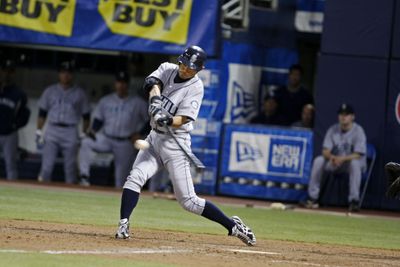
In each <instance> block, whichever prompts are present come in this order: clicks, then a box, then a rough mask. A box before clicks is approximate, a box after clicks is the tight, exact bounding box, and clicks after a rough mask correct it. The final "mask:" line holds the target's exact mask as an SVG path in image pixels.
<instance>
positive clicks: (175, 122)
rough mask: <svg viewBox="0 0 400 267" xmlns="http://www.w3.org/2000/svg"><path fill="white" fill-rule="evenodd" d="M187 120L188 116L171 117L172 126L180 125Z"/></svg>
mask: <svg viewBox="0 0 400 267" xmlns="http://www.w3.org/2000/svg"><path fill="white" fill-rule="evenodd" d="M187 121H188V118H187V117H185V116H174V117H173V118H172V127H176V128H178V127H180V126H182V125H183V124H185V123H186V122H187Z"/></svg>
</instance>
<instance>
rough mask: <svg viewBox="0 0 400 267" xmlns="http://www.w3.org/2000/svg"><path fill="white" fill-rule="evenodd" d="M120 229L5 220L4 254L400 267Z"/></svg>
mask: <svg viewBox="0 0 400 267" xmlns="http://www.w3.org/2000/svg"><path fill="white" fill-rule="evenodd" d="M114 230H115V229H114V228H111V227H93V226H87V225H71V224H55V223H48V222H32V221H22V220H0V244H1V249H0V250H2V251H6V250H10V251H11V250H12V251H15V252H18V253H21V252H24V251H25V252H29V251H34V252H40V253H48V254H94V255H97V256H99V257H111V258H124V259H131V260H132V261H133V262H134V261H135V260H140V261H151V262H154V263H163V264H174V265H177V266H364V267H365V266H399V264H400V253H399V252H398V251H391V250H379V249H365V248H353V247H347V246H330V245H318V244H306V243H296V242H285V241H272V240H260V241H258V244H257V246H255V247H246V246H244V245H242V243H241V242H240V241H239V240H238V239H236V238H232V237H224V236H215V235H206V234H188V233H179V232H166V231H158V230H142V229H137V230H135V232H134V236H133V238H131V239H129V240H115V239H114V238H113V233H114Z"/></svg>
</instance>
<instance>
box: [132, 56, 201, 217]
mask: <svg viewBox="0 0 400 267" xmlns="http://www.w3.org/2000/svg"><path fill="white" fill-rule="evenodd" d="M177 73H178V66H177V65H176V64H171V63H163V64H161V65H160V66H159V68H158V69H157V70H156V71H154V72H153V73H151V74H150V75H149V77H155V78H158V79H159V80H161V81H162V83H163V85H164V87H163V91H162V94H161V98H162V108H163V111H164V112H168V113H169V114H170V115H172V116H186V117H188V118H190V119H191V120H193V121H194V120H196V118H197V115H198V113H199V109H200V105H201V101H202V99H203V94H204V88H203V83H202V81H201V80H200V79H199V77H198V76H197V75H196V76H194V77H193V78H192V79H190V80H188V81H185V82H181V83H175V82H174V78H175V76H176V75H177ZM192 123H193V122H192V121H190V122H188V123H186V124H184V125H182V126H181V127H179V128H174V130H173V131H174V133H175V135H176V138H177V139H178V141H179V142H180V143H181V144H182V145H183V146H184V147H185V148H186V151H188V152H190V151H191V148H190V144H191V141H190V134H189V133H190V131H191V130H192V129H193V125H192ZM150 124H151V126H152V128H153V130H152V131H151V132H150V134H149V135H148V136H147V138H146V140H147V141H148V142H149V143H150V148H149V149H147V150H141V151H139V153H138V155H137V158H136V160H135V162H134V164H133V167H132V170H131V172H130V174H129V176H128V179H127V181H126V183H125V185H124V188H126V189H130V190H132V191H135V192H138V193H140V191H141V189H142V187H143V185H144V184H145V183H146V182H147V180H148V179H150V178H151V177H152V176H153V175H154V174H156V173H157V172H158V171H159V170H160V169H161V167H162V166H165V167H166V169H167V170H168V172H169V176H170V179H171V182H172V184H173V187H174V192H175V196H176V198H177V200H178V202H179V203H180V204H181V206H182V207H183V208H184V209H186V210H188V211H190V212H193V213H196V214H202V212H203V209H204V205H205V200H204V199H202V198H199V197H198V196H197V195H196V193H195V191H194V186H193V181H192V176H191V174H190V164H189V161H188V159H187V158H186V156H185V154H184V153H183V152H182V151H181V150H180V148H179V147H178V145H177V144H176V143H175V142H174V140H173V138H172V137H171V136H169V135H168V134H166V129H165V128H163V127H160V126H158V125H157V124H156V123H155V122H154V120H153V118H152V120H151V122H150Z"/></svg>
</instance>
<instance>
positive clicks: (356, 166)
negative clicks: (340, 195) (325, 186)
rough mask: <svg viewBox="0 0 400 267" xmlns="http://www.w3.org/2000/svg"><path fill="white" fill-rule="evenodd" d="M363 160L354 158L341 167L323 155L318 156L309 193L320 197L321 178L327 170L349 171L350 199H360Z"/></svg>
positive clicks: (309, 185)
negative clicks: (334, 164)
mask: <svg viewBox="0 0 400 267" xmlns="http://www.w3.org/2000/svg"><path fill="white" fill-rule="evenodd" d="M363 165H364V164H362V161H361V160H360V159H354V160H352V161H350V162H346V163H344V164H343V165H342V166H340V167H339V168H337V167H335V166H333V165H332V164H331V163H330V162H328V161H327V160H326V159H325V158H324V157H323V156H318V157H316V158H315V159H314V162H313V166H312V169H311V178H310V182H309V184H308V195H309V196H310V197H311V198H313V199H318V197H319V192H320V186H321V180H322V176H323V173H324V172H325V171H331V172H336V173H343V172H344V173H348V174H349V196H348V201H349V202H350V201H352V200H355V201H358V200H359V199H360V184H361V175H362V170H363V168H364V167H363Z"/></svg>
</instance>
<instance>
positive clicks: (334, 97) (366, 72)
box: [315, 55, 389, 207]
mask: <svg viewBox="0 0 400 267" xmlns="http://www.w3.org/2000/svg"><path fill="white" fill-rule="evenodd" d="M388 66H389V63H388V61H387V60H384V59H371V58H359V57H342V56H333V55H322V56H321V57H320V59H319V70H318V78H317V83H316V87H317V94H316V103H317V104H316V110H317V112H316V121H315V149H316V150H315V153H316V154H320V153H321V143H322V139H323V136H324V134H325V132H326V130H327V129H328V127H329V126H330V125H332V124H333V123H335V122H337V120H338V119H337V109H338V107H339V105H340V103H342V102H348V103H350V104H352V105H353V106H354V108H355V112H356V121H357V122H358V123H359V124H360V125H361V126H363V128H364V130H365V132H366V135H367V139H368V142H370V143H372V144H374V145H375V146H376V147H377V151H378V162H377V163H376V166H377V167H376V168H375V169H374V172H373V175H372V179H371V181H370V186H369V189H368V191H367V196H366V199H365V202H364V203H365V205H366V206H368V207H379V203H380V199H381V197H382V195H383V190H384V185H383V184H382V183H381V180H382V178H381V176H382V168H380V167H379V166H383V163H382V153H383V139H384V137H385V136H384V128H385V117H386V90H387V86H388V85H387V77H388Z"/></svg>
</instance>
